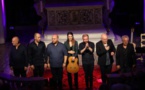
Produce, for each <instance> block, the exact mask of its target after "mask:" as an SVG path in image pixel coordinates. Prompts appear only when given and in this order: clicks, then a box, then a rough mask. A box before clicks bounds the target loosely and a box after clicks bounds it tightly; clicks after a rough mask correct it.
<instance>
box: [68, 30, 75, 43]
mask: <svg viewBox="0 0 145 90" xmlns="http://www.w3.org/2000/svg"><path fill="white" fill-rule="evenodd" d="M68 35H72V45H75V39H74V35H73V33H72V32H68V33H67V42H68V43H69V39H68Z"/></svg>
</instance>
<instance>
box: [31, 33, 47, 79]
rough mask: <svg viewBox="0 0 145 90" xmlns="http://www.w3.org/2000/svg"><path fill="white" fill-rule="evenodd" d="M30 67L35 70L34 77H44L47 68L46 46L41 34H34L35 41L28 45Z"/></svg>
mask: <svg viewBox="0 0 145 90" xmlns="http://www.w3.org/2000/svg"><path fill="white" fill-rule="evenodd" d="M28 55H29V62H30V67H31V68H32V69H33V72H34V77H42V76H43V74H44V68H46V67H47V59H46V46H45V43H44V42H43V41H41V35H40V34H39V33H35V34H34V41H32V42H31V43H30V44H29V45H28Z"/></svg>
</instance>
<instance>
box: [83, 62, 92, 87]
mask: <svg viewBox="0 0 145 90" xmlns="http://www.w3.org/2000/svg"><path fill="white" fill-rule="evenodd" d="M83 69H84V72H85V82H86V87H87V88H89V87H90V88H92V87H93V70H94V63H93V64H83Z"/></svg>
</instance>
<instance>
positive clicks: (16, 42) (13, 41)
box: [12, 37, 19, 46]
mask: <svg viewBox="0 0 145 90" xmlns="http://www.w3.org/2000/svg"><path fill="white" fill-rule="evenodd" d="M18 44H19V39H18V38H16V37H14V38H12V45H13V46H17V45H18Z"/></svg>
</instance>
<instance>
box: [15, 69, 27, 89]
mask: <svg viewBox="0 0 145 90" xmlns="http://www.w3.org/2000/svg"><path fill="white" fill-rule="evenodd" d="M13 72H14V75H15V76H16V77H20V76H21V77H26V71H25V70H24V67H19V68H15V67H14V68H13ZM16 85H17V87H20V86H21V83H16ZM22 85H23V86H25V83H22Z"/></svg>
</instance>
